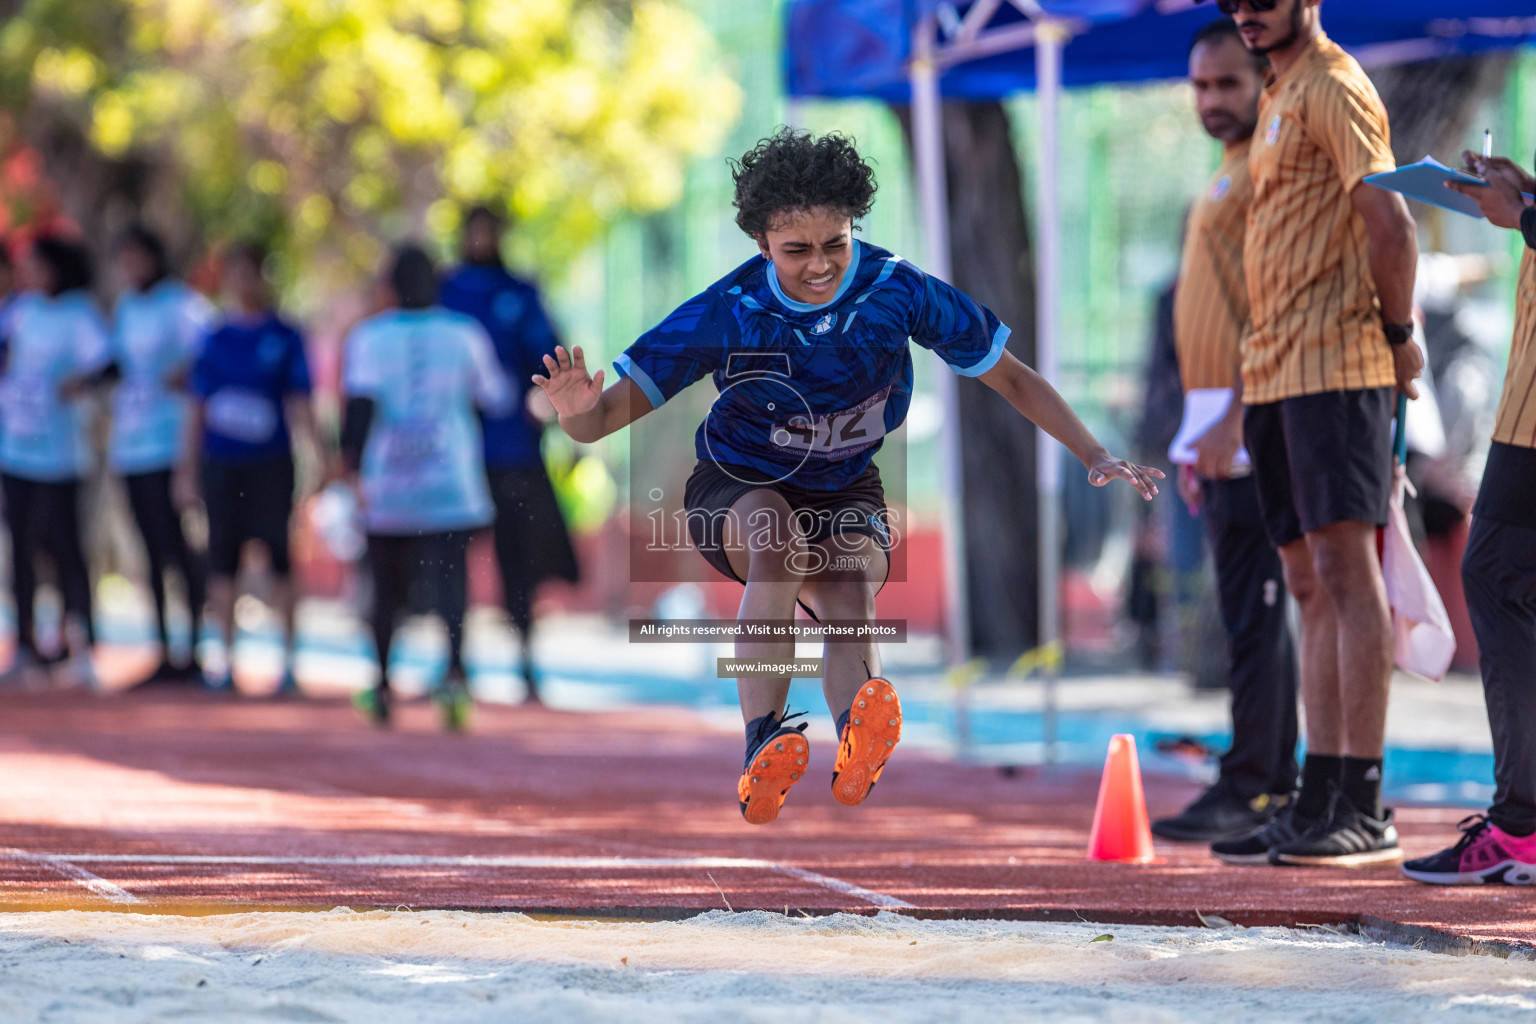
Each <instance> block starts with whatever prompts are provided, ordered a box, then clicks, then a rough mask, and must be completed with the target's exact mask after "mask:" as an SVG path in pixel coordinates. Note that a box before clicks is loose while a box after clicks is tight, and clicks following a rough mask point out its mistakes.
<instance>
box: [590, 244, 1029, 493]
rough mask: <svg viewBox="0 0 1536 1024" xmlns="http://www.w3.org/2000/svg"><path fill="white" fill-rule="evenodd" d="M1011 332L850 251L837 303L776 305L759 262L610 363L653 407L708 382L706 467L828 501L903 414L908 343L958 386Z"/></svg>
mask: <svg viewBox="0 0 1536 1024" xmlns="http://www.w3.org/2000/svg"><path fill="white" fill-rule="evenodd" d="M1008 334H1009V331H1008V328H1007V327H1005V326H1003V324H1002V323H1000V322H999V321H998V319H997V317H995V316H994V315H992V312H991V311H990V310H988V309H987V308H986V307H985V306H983V305H981V304H980V303H978V302H976V301H975V300H974V299H972V298H970V297H969V296H967V295H965V294H964V293H963V292H960V291H957V290H956V289H955V288H953V287H951V286H950V285H947V284H945V283H944V282H943V281H940V280H938V279H936V278H932V277H929V276H928V275H926V274H924V273H923V272H922V271H921V270H918V269H917V268H916V267H914V266H913V265H912V264H910V263H908V262H907V261H906V260H903V259H902V258H901V257H900V256H894V255H892V254H891V253H889V252H886V251H885V250H884V249H879V248H876V247H875V246H873V245H867V244H864V243H861V242H858V241H855V242H854V243H853V252H852V255H851V257H850V259H849V264H848V270H847V272H846V273H845V274H844V275H843V283H842V284H841V286H839V288H838V290H837V294H835V295H834V296H833V297H832V298H831V299H830V300H829V301H827V302H825V303H822V304H820V305H811V304H808V303H804V302H796V301H795V300H794V299H791V298H789V297H788V296H787V295H785V294H784V291H783V289H782V288H781V287H780V285H779V279H778V275H777V272H776V271H775V269H774V266H773V264H772V262H770V261H768V260H765V259H763V258H762V257H761V256H755V257H753V258H752V259H750V260H748V261H747V262H746V263H743V264H742V265H741V266H740V267H737V268H736V269H735V270H734V271H732V272H731V273H730V274H729V275H727V276H726V277H724V278H722V279H721V280H719V281H717V282H716V283H715V284H713V285H711V286H710V287H709V288H707V289H705V290H704V292H702V293H701V294H699V295H697V296H695V297H694V298H692V299H689V300H688V301H687V302H685V303H683V305H681V306H679V307H678V308H677V309H676V310H675V311H674V312H673V313H672V315H670V316H668V317H667V318H666V319H665V320H663V321H662V322H661V324H660V325H659V326H657V327H655V328H653V329H652V330H650V331H648V332H646V333H645V334H644V335H642V336H641V337H640V339H639V340H638V341H636V342H635V343H634V344H633V345H631V346H630V347H629V348H628V349H626V350H625V351H624V353H623V355H621V356H619V358H618V359H616V360H614V364H613V365H614V368H615V369H616V370H618V372H619V373H620V374H622V375H624V376H625V377H628V378H630V379H631V380H633V381H634V382H635V383H636V384H637V385H638V386H639V387H640V390H641V391H643V392H645V395H646V397H647V398H648V399H649V400H650V402H651V405H652V406H653V407H659V406H661V405H662V404H663V403H665V402H666V401H667V400H668V399H670V398H671V397H672V396H674V395H676V394H677V393H678V392H679V391H682V390H683V388H685V387H687V386H688V385H689V384H692V383H693V382H694V381H696V380H698V379H700V378H701V377H703V376H705V375H706V374H710V375H713V377H714V381H715V388H716V389H717V390H718V391H719V392H720V394H719V397H718V398H716V399H715V402H714V405H713V407H712V408H711V409H710V414H709V416H708V417H707V418H706V419H705V420H704V422H703V423H702V424H701V425H700V426H699V430H698V434H697V435H696V438H695V443H694V447H695V450H696V452H697V454H698V457H699V458H701V459H708V460H711V461H714V462H720V463H725V464H727V465H734V466H742V467H746V468H749V469H752V470H755V471H757V472H758V473H762V474H766V475H768V476H769V477H770V478H771V479H787V480H789V481H790V482H791V483H794V484H796V485H797V486H800V487H805V488H808V489H812V490H825V491H833V490H838V489H839V488H842V487H846V486H847V485H848V484H850V483H852V482H853V481H854V480H855V479H856V478H857V477H858V476H859V474H860V473H862V472H863V471H864V470H865V468H866V467H867V466H868V465H869V462H870V459H872V458H873V457H874V453H875V452H876V451H878V450H879V448H880V444H881V442H882V441H883V439H884V438H885V435H886V434H888V433H889V432H890V431H892V430H895V429H896V428H897V427H899V426H900V425H901V422H902V420H904V419H905V418H906V415H907V407H908V405H910V404H911V401H912V354H911V351H910V348H909V346H908V344H907V342H908V339H911V340H912V341H915V342H917V343H918V344H919V345H922V346H923V347H924V348H928V349H932V350H933V351H935V352H937V353H938V354H939V356H940V357H942V358H943V360H944V361H945V362H946V363H948V364H949V365H950V366H951V367H952V368H953V369H954V371H955V372H956V373H959V374H962V375H964V376H967V377H976V376H980V375H981V374H983V373H986V372H987V371H988V370H990V369H991V368H992V367H993V366H995V365H996V364H997V361H998V359H1000V358H1001V357H1002V353H1003V345H1004V344H1005V343H1006V342H1007V340H1008Z"/></svg>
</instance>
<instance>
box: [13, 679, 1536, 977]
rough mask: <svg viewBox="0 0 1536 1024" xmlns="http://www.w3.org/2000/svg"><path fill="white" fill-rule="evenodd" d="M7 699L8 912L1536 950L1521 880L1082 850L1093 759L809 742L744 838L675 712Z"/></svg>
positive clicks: (1407, 829)
mask: <svg viewBox="0 0 1536 1024" xmlns="http://www.w3.org/2000/svg"><path fill="white" fill-rule="evenodd" d="M0 700H3V703H0V706H3V708H4V713H3V717H0V910H23V909H37V908H44V907H47V908H57V907H60V906H72V907H78V908H91V909H112V908H121V909H129V910H132V909H178V908H179V909H189V910H190V909H196V910H201V911H206V910H210V909H211V910H219V909H242V908H243V909H254V908H258V907H273V906H302V907H331V906H336V905H350V906H387V907H393V906H400V905H404V906H409V907H414V908H475V909H487V910H491V909H497V910H525V911H535V912H539V911H547V912H557V913H580V914H589V915H599V916H614V917H658V918H659V917H679V916H685V915H687V914H691V913H694V912H697V911H700V910H705V909H709V908H719V907H722V906H725V905H727V904H728V905H729V906H730V907H732V908H734V909H736V910H743V909H768V910H776V911H780V912H783V911H786V910H787V911H788V912H790V913H794V912H795V911H797V910H799V911H804V912H807V913H824V912H829V911H836V910H845V911H859V912H871V911H874V910H877V909H880V908H887V909H895V910H901V911H903V912H906V913H915V914H922V915H925V916H945V917H947V916H966V917H989V916H990V917H1014V918H1036V919H1043V920H1052V919H1056V918H1065V919H1069V920H1070V919H1072V918H1073V917H1074V915H1078V916H1081V917H1083V918H1085V919H1088V920H1097V921H1106V922H1145V923H1164V924H1194V923H1197V922H1198V920H1199V919H1198V918H1197V917H1196V914H1197V913H1199V914H1204V915H1206V916H1207V917H1209V915H1212V914H1215V915H1219V916H1221V917H1225V918H1227V919H1229V920H1231V921H1234V922H1237V923H1239V924H1285V925H1295V924H1338V923H1354V924H1361V923H1362V922H1363V923H1365V924H1366V925H1368V926H1373V927H1380V928H1381V929H1383V930H1384V931H1385V932H1386V933H1387V934H1394V933H1395V934H1396V935H1398V936H1399V937H1405V936H1406V937H1408V938H1409V939H1410V940H1411V939H1412V937H1413V936H1415V935H1418V936H1420V937H1429V938H1430V939H1431V940H1433V941H1434V942H1436V943H1438V944H1439V945H1441V946H1446V945H1448V944H1449V945H1452V946H1454V945H1455V943H1456V942H1457V941H1458V937H1460V939H1459V941H1460V943H1461V946H1462V947H1463V948H1466V946H1467V945H1468V941H1469V940H1493V941H1494V946H1492V947H1484V948H1493V949H1495V950H1496V951H1497V950H1498V949H1503V950H1506V951H1507V950H1508V949H1509V948H1510V947H1509V946H1508V945H1505V944H1507V943H1516V944H1520V945H1525V944H1536V903H1533V900H1532V896H1533V894H1532V893H1531V892H1528V891H1525V890H1521V889H1514V888H1502V887H1498V888H1488V889H1439V888H1430V887H1426V886H1420V885H1417V884H1414V883H1411V882H1407V881H1405V880H1403V879H1402V878H1401V877H1400V876H1399V875H1398V874H1397V871H1396V869H1395V868H1374V869H1365V870H1356V871H1329V870H1318V869H1310V870H1308V869H1278V868H1267V867H1254V868H1233V867H1226V866H1223V865H1220V864H1217V863H1216V862H1214V861H1212V860H1211V859H1210V858H1209V856H1208V855H1207V854H1206V852H1205V850H1204V848H1203V847H1188V846H1175V845H1160V846H1159V848H1158V852H1159V854H1160V855H1161V857H1162V858H1163V859H1162V862H1161V863H1159V864H1155V865H1151V866H1142V867H1136V866H1129V865H1117V864H1094V863H1089V862H1086V861H1085V860H1084V856H1083V851H1084V850H1085V848H1086V845H1087V832H1088V827H1089V824H1090V821H1091V819H1092V814H1093V802H1094V793H1095V789H1096V786H1097V778H1096V777H1095V775H1094V774H1092V773H1082V772H1052V773H1045V772H1036V771H1027V770H1026V771H1021V772H1019V773H1018V774H1017V775H1016V776H1014V777H1012V778H1005V777H1003V776H1002V775H1000V774H999V773H998V772H996V771H994V770H990V769H983V768H975V767H965V766H959V765H954V764H949V763H945V762H941V761H936V760H932V759H928V758H926V757H923V756H919V755H916V754H912V753H910V752H906V753H905V754H898V757H897V758H896V759H895V760H894V761H893V762H892V764H891V765H890V767H888V768H887V770H886V773H885V777H884V779H883V780H882V781H881V784H880V786H879V788H878V789H877V790H876V791H875V793H874V794H873V795H872V796H871V798H870V800H869V801H868V802H867V803H866V804H865V805H864V806H862V807H858V808H846V807H842V806H840V805H838V804H837V803H835V802H834V801H833V800H832V796H831V792H830V789H829V787H828V785H827V784H826V780H827V779H828V777H829V772H830V768H831V762H832V758H833V756H834V751H833V749H832V745H831V744H830V743H819V744H817V743H813V749H812V757H813V765H814V767H813V770H812V774H811V778H810V779H808V780H807V781H806V782H804V783H802V784H801V785H799V786H798V787H796V789H795V790H794V792H793V793H792V795H791V797H790V800H789V803H788V805H787V806H786V808H785V811H784V815H783V816H782V817H781V818H780V820H779V821H778V822H777V823H775V824H773V825H770V826H767V827H761V828H753V827H751V826H748V825H746V824H745V823H744V822H743V821H742V820H741V817H740V815H739V813H738V812H737V809H736V799H735V782H736V775H737V770H738V766H739V764H740V757H741V752H740V741H739V738H738V736H737V734H735V733H722V732H718V731H711V730H710V729H709V728H708V727H707V726H706V725H704V724H702V723H701V722H700V720H699V719H698V718H697V717H695V716H694V715H693V714H692V713H690V712H687V711H667V710H659V709H647V710H642V711H634V712H622V713H618V712H609V713H572V712H560V711H550V710H544V709H532V710H525V709H518V708H507V707H497V706H488V707H483V708H482V709H481V710H480V713H479V717H478V719H477V722H476V724H475V728H474V730H473V732H471V733H470V734H469V735H465V736H444V735H442V734H439V733H438V732H437V731H436V730H435V728H434V723H433V720H432V717H431V713H430V710H429V709H428V708H427V707H426V706H424V705H421V704H416V705H406V706H405V707H403V708H401V709H400V712H399V716H398V718H399V721H398V725H397V727H396V728H395V729H394V730H392V731H388V732H385V731H378V730H375V729H372V728H370V727H368V726H367V725H365V724H364V723H362V722H361V721H360V720H358V719H357V718H356V717H355V716H354V715H353V713H352V711H351V709H350V708H349V707H347V706H346V705H345V704H344V703H343V702H341V701H339V700H307V701H276V700H260V699H250V698H245V699H239V698H224V697H218V696H214V695H205V694H202V693H189V694H185V695H165V694H150V693H129V694H126V695H119V696H116V697H110V698H104V697H94V696H85V695H80V694H67V693H55V694H21V693H6V694H4V695H3V698H0ZM1147 791H1148V794H1149V801H1150V803H1151V809H1152V812H1153V813H1154V814H1157V813H1160V812H1163V811H1170V810H1173V809H1176V808H1177V807H1178V806H1180V805H1181V804H1182V803H1183V802H1184V801H1186V800H1187V799H1189V798H1190V796H1191V795H1192V794H1193V790H1192V789H1191V787H1190V786H1189V785H1188V784H1187V783H1182V782H1175V781H1171V780H1167V779H1160V778H1148V779H1147ZM1463 813H1464V812H1462V811H1461V810H1456V809H1448V808H1423V807H1420V808H1407V809H1403V810H1402V811H1401V812H1400V821H1401V827H1402V831H1403V834H1404V845H1405V846H1406V847H1407V850H1408V853H1409V854H1410V855H1418V854H1421V853H1425V852H1428V851H1430V850H1433V849H1435V848H1437V847H1439V846H1440V845H1443V844H1444V843H1445V842H1446V841H1447V840H1448V839H1449V838H1451V837H1454V835H1455V828H1454V825H1455V822H1456V821H1457V820H1458V819H1459V818H1460V817H1461V816H1462V814H1463ZM1388 923H1391V924H1388ZM1394 929H1395V932H1394Z"/></svg>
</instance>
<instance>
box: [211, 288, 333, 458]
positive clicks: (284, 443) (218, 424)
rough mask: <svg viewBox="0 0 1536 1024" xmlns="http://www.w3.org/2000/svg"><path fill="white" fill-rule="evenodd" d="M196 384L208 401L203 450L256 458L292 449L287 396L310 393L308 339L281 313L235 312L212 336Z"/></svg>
mask: <svg viewBox="0 0 1536 1024" xmlns="http://www.w3.org/2000/svg"><path fill="white" fill-rule="evenodd" d="M190 389H191V391H192V393H193V394H194V395H196V396H197V397H199V398H201V399H202V401H203V454H204V455H205V456H207V457H208V458H210V459H213V460H215V461H218V462H255V461H257V460H259V459H270V458H276V457H277V456H280V455H290V454H291V453H292V447H291V442H290V440H289V437H288V420H287V417H286V416H284V414H283V400H284V399H285V398H287V397H288V396H289V395H295V394H300V395H307V394H309V390H310V384H309V362H308V360H307V359H306V358H305V356H304V339H303V337H302V336H301V335H300V334H299V332H298V331H297V330H295V329H294V328H293V327H291V326H289V325H288V324H287V323H286V322H285V321H284V320H283V319H282V318H281V317H279V316H278V315H277V314H276V313H275V312H271V311H268V312H266V313H262V314H260V315H258V316H256V317H253V318H247V317H231V318H229V319H227V320H225V321H224V322H223V323H222V324H220V325H219V326H218V327H217V328H216V329H215V330H214V331H213V333H212V334H210V335H209V336H208V338H207V340H206V341H204V342H203V349H202V351H201V352H200V353H199V354H198V357H197V362H196V363H195V364H194V365H193V367H192V379H191V384H190Z"/></svg>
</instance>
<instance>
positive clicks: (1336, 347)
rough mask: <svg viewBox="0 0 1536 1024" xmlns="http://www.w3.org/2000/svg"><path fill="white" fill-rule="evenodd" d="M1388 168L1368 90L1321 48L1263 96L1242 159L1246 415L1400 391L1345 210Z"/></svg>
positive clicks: (1364, 257) (1359, 237) (1339, 57)
mask: <svg viewBox="0 0 1536 1024" xmlns="http://www.w3.org/2000/svg"><path fill="white" fill-rule="evenodd" d="M1395 166H1396V162H1395V161H1394V160H1393V158H1392V146H1391V139H1390V129H1389V128H1388V125H1387V111H1386V108H1385V107H1384V106H1383V105H1382V102H1381V98H1380V97H1379V96H1378V95H1377V94H1376V88H1375V86H1373V85H1372V84H1371V80H1370V79H1369V78H1367V77H1366V75H1365V72H1364V71H1362V70H1361V69H1360V65H1359V64H1358V63H1356V62H1355V59H1354V58H1353V57H1351V56H1350V55H1349V54H1347V53H1345V52H1344V51H1343V50H1342V49H1340V48H1339V47H1338V46H1337V45H1335V44H1334V43H1333V42H1332V41H1331V40H1329V39H1328V37H1327V36H1324V35H1322V34H1319V35H1318V36H1317V38H1315V39H1314V40H1313V41H1312V42H1311V43H1310V44H1309V45H1308V46H1307V48H1306V49H1305V50H1304V51H1303V52H1302V54H1301V56H1299V57H1298V58H1297V60H1296V62H1295V63H1294V64H1293V65H1291V67H1290V68H1288V69H1287V70H1286V72H1285V74H1284V75H1281V76H1280V77H1278V78H1272V79H1271V80H1270V81H1269V82H1267V83H1266V84H1265V87H1264V93H1263V95H1262V96H1261V97H1260V100H1259V124H1258V129H1257V132H1256V133H1255V136H1254V141H1253V150H1252V152H1251V153H1250V154H1249V157H1248V167H1249V171H1250V173H1251V174H1252V176H1253V205H1252V206H1251V207H1250V209H1249V214H1248V236H1247V246H1246V249H1245V253H1244V264H1245V268H1246V278H1247V282H1248V298H1249V304H1250V307H1251V317H1252V321H1253V329H1252V331H1251V332H1250V334H1249V335H1248V338H1247V340H1246V341H1245V342H1244V344H1243V387H1244V396H1243V400H1244V402H1246V403H1247V404H1249V405H1255V404H1259V403H1263V402H1276V401H1279V400H1281V399H1283V398H1292V397H1295V396H1298V395H1310V394H1316V393H1318V392H1323V391H1348V390H1356V389H1362V388H1375V387H1386V386H1389V385H1392V384H1395V383H1396V380H1397V378H1396V374H1395V373H1394V370H1393V364H1392V353H1391V350H1390V348H1389V347H1388V345H1387V341H1386V336H1385V334H1384V333H1383V332H1382V328H1381V303H1380V301H1379V299H1378V298H1377V295H1376V285H1375V282H1374V281H1373V280H1372V279H1371V268H1370V261H1369V258H1368V248H1367V236H1366V230H1365V220H1364V218H1362V217H1361V216H1360V215H1359V214H1358V213H1357V212H1356V211H1355V208H1354V205H1353V203H1352V202H1351V201H1350V193H1351V192H1353V191H1354V189H1355V187H1356V186H1357V185H1359V184H1360V181H1361V179H1362V178H1364V177H1365V176H1366V175H1368V174H1375V173H1377V172H1378V171H1390V170H1392V169H1393V168H1394V167H1395Z"/></svg>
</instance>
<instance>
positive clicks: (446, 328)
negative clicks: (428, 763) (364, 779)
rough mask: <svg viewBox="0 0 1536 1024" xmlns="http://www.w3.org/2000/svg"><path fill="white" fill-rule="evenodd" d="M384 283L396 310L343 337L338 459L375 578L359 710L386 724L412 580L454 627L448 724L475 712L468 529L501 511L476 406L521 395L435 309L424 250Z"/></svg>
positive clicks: (490, 358) (483, 343)
mask: <svg viewBox="0 0 1536 1024" xmlns="http://www.w3.org/2000/svg"><path fill="white" fill-rule="evenodd" d="M384 290H387V292H388V293H389V294H388V296H387V300H388V305H389V306H390V307H391V308H388V309H386V310H385V311H384V312H382V313H379V314H377V315H376V316H372V317H369V318H368V319H367V320H364V321H363V322H362V323H360V324H358V325H357V326H356V327H355V328H353V329H352V333H351V334H350V335H349V336H348V338H347V343H346V355H345V363H344V369H343V372H342V392H343V395H344V397H345V399H346V405H345V413H344V418H343V423H342V444H341V449H342V460H343V463H344V465H345V466H346V468H347V469H348V470H349V471H350V472H352V473H356V474H358V490H359V492H360V499H361V505H362V508H363V519H364V525H365V527H366V528H367V532H368V564H369V567H370V569H371V570H372V575H373V614H372V625H373V637H374V644H375V648H376V650H377V653H378V661H379V682H378V685H377V687H375V688H374V689H373V690H372V691H371V692H367V693H364V694H362V695H361V699H360V700H359V701H358V706H359V708H360V709H361V710H362V711H363V712H364V714H365V715H367V716H368V717H369V718H371V719H372V720H373V721H375V722H378V723H380V724H384V723H386V722H388V720H389V648H390V640H391V636H392V634H393V632H394V628H395V620H396V619H397V618H398V616H399V614H400V612H401V610H402V609H403V608H405V606H406V604H407V598H408V597H409V595H410V591H411V588H412V586H413V585H416V584H421V585H422V587H423V589H425V590H426V591H428V592H429V593H430V594H431V595H432V599H433V604H434V606H435V607H434V609H433V610H434V611H436V612H437V614H438V615H439V616H440V617H441V618H442V620H443V623H444V625H446V626H447V628H448V673H447V679H446V680H445V681H444V683H443V684H442V685H441V686H439V687H437V688H436V689H435V690H434V692H433V699H434V701H435V703H437V705H438V708H439V710H440V711H441V713H442V718H443V725H444V727H445V728H447V729H449V730H450V731H457V730H459V729H462V728H463V727H464V725H465V720H466V716H467V713H468V710H469V690H468V687H467V685H466V676H465V671H464V661H463V652H462V648H463V640H464V611H465V608H466V605H467V603H468V577H467V575H466V572H465V553H466V550H467V548H468V545H469V536H470V533H471V532H472V531H474V530H477V529H479V528H481V527H484V526H487V525H489V524H490V522H491V519H492V517H493V516H494V515H495V510H494V508H493V506H492V504H491V495H490V491H489V489H488V487H487V486H486V479H485V463H484V458H483V455H482V452H481V439H480V424H479V422H478V421H477V418H476V410H477V409H480V410H485V411H486V412H488V413H490V414H492V415H503V416H504V415H505V414H507V413H509V412H512V411H513V404H514V402H515V400H516V396H514V394H513V392H512V390H511V388H510V386H509V385H508V383H507V379H506V376H505V375H504V374H503V373H502V371H501V367H500V366H499V365H498V364H497V361H496V354H495V352H494V350H493V349H492V347H491V339H490V338H489V337H488V336H487V335H486V332H485V330H484V328H482V327H481V326H480V324H479V322H478V321H476V320H475V319H474V318H473V317H470V316H466V315H465V314H463V313H455V312H452V311H450V310H447V309H444V308H442V307H441V306H438V305H436V302H437V295H438V283H437V271H436V268H434V267H433V265H432V260H431V258H430V257H428V256H427V254H426V253H425V252H423V251H422V250H421V249H420V248H418V247H416V246H410V245H408V246H403V247H401V248H400V249H399V250H398V251H397V252H396V254H395V257H394V261H393V264H392V266H391V267H390V271H389V276H388V284H387V286H386V288H385V289H384Z"/></svg>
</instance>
